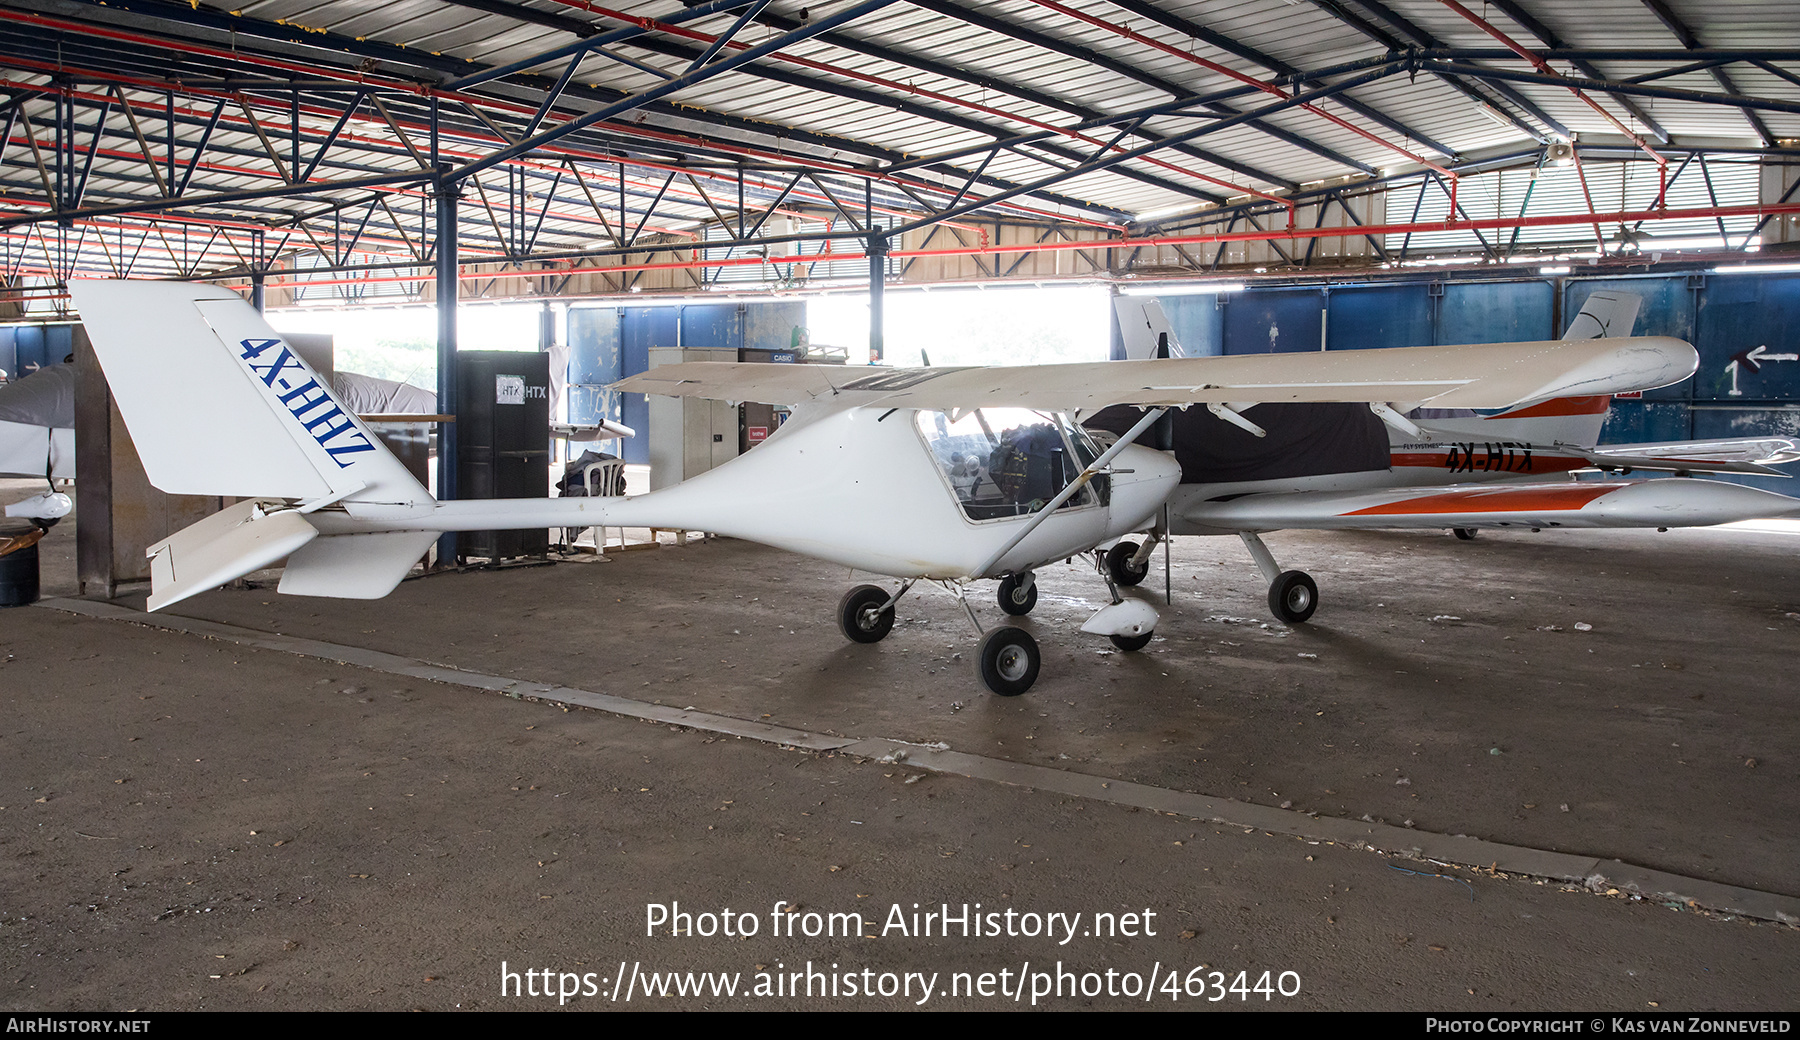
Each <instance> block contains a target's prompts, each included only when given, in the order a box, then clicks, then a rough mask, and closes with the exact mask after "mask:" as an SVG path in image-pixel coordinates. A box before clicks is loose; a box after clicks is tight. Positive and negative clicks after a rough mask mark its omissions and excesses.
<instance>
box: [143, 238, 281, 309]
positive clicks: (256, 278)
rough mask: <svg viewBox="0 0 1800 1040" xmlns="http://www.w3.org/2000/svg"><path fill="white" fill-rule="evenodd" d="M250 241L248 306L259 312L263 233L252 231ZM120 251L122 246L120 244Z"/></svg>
mask: <svg viewBox="0 0 1800 1040" xmlns="http://www.w3.org/2000/svg"><path fill="white" fill-rule="evenodd" d="M250 241H251V243H252V245H251V253H250V255H251V257H252V258H253V263H254V264H255V269H254V270H253V271H252V272H251V275H250V306H252V307H255V308H256V313H258V314H261V313H262V312H263V304H264V302H265V299H266V298H265V291H266V287H265V286H264V285H263V281H264V280H265V279H266V278H267V277H268V275H267V271H268V268H267V266H266V264H265V262H264V260H263V233H262V232H261V231H260V230H258V231H254V232H252V233H251V235H250ZM122 251H123V247H122V246H121V252H122Z"/></svg>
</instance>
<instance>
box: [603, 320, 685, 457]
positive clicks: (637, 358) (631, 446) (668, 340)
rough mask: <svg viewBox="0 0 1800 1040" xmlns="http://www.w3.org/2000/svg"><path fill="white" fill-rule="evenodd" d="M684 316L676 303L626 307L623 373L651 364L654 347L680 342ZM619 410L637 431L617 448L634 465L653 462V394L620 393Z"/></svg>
mask: <svg viewBox="0 0 1800 1040" xmlns="http://www.w3.org/2000/svg"><path fill="white" fill-rule="evenodd" d="M680 321H681V316H680V314H679V313H678V311H677V309H676V308H674V307H626V308H625V309H624V313H623V315H622V318H621V321H620V333H619V338H620V343H621V347H622V349H621V354H622V358H623V366H622V376H635V375H637V374H638V373H640V372H643V371H645V370H646V369H648V368H649V367H650V348H651V347H674V346H679V345H680V343H681V337H680ZM619 396H620V398H622V400H621V401H620V402H619V406H620V410H621V412H622V414H623V416H624V418H623V419H622V420H621V421H622V422H624V424H625V425H627V426H629V427H631V428H632V429H634V430H636V431H637V432H638V435H637V436H636V437H633V438H631V439H629V440H627V441H625V442H624V445H623V449H624V450H622V451H620V452H618V454H619V456H620V457H622V458H623V459H624V460H625V461H626V462H629V463H632V464H633V465H639V466H648V465H649V464H650V442H649V441H648V440H647V439H646V438H647V437H648V436H649V434H650V398H648V397H646V396H644V395H643V394H620V395H619Z"/></svg>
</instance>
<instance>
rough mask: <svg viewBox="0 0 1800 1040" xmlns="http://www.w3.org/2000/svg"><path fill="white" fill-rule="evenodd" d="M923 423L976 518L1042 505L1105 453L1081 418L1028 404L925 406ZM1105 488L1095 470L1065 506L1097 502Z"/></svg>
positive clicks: (994, 517)
mask: <svg viewBox="0 0 1800 1040" xmlns="http://www.w3.org/2000/svg"><path fill="white" fill-rule="evenodd" d="M918 423H919V433H920V434H921V435H922V436H923V437H924V438H925V444H926V446H927V447H929V448H930V449H931V454H932V457H933V458H935V459H936V460H937V464H938V468H939V469H941V470H942V471H943V474H944V479H945V480H946V481H947V482H948V483H949V485H950V488H951V490H953V491H954V492H955V493H956V500H957V503H958V504H959V505H961V506H962V509H963V512H964V513H965V514H966V515H967V516H968V518H969V519H970V520H977V521H980V520H997V519H1001V518H1004V517H1012V516H1025V515H1028V514H1031V513H1035V512H1037V511H1038V510H1040V509H1042V508H1044V506H1045V505H1046V504H1048V503H1049V501H1050V499H1052V498H1054V497H1055V496H1056V494H1057V492H1059V491H1061V490H1062V489H1063V488H1064V487H1065V486H1066V485H1067V484H1068V483H1069V481H1071V480H1073V479H1075V477H1076V476H1077V475H1079V474H1080V473H1081V471H1082V470H1083V469H1085V468H1087V466H1088V464H1089V463H1091V462H1093V461H1094V459H1096V458H1097V457H1099V454H1100V453H1099V451H1098V450H1097V449H1096V448H1095V446H1094V443H1093V441H1092V440H1090V439H1089V438H1088V435H1087V432H1086V431H1085V430H1083V429H1082V428H1081V427H1080V426H1078V425H1076V424H1074V423H1072V422H1070V421H1068V420H1067V419H1066V418H1065V417H1063V416H1061V415H1055V414H1046V413H1043V412H1037V411H1032V410H1030V409H1026V408H981V409H976V410H974V411H970V412H953V413H946V412H928V411H921V412H919V413H918ZM1107 490H1108V489H1107V485H1106V478H1105V477H1099V478H1096V479H1095V480H1093V481H1091V482H1089V484H1088V485H1087V486H1085V487H1083V488H1082V489H1081V490H1080V491H1079V492H1077V493H1076V494H1075V495H1074V496H1073V497H1071V498H1070V499H1069V500H1068V501H1067V502H1065V503H1063V505H1062V508H1064V509H1079V508H1081V507H1083V506H1091V505H1095V504H1099V503H1101V502H1103V501H1104V496H1105V495H1106V493H1107Z"/></svg>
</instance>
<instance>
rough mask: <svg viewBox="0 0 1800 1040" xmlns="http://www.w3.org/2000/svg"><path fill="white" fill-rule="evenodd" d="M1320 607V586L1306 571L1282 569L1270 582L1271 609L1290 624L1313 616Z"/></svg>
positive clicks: (1295, 623) (1298, 622) (1296, 623)
mask: <svg viewBox="0 0 1800 1040" xmlns="http://www.w3.org/2000/svg"><path fill="white" fill-rule="evenodd" d="M1318 607H1319V587H1318V586H1317V585H1315V584H1313V580H1312V577H1311V576H1309V575H1308V574H1307V573H1306V572H1305V571H1282V572H1281V573H1280V574H1279V575H1277V576H1276V578H1275V580H1274V581H1273V582H1270V583H1269V609H1270V610H1272V611H1274V612H1275V616H1276V617H1278V618H1280V619H1281V620H1283V621H1285V622H1287V623H1288V624H1290V625H1298V624H1300V623H1301V622H1302V621H1305V620H1306V619H1307V618H1309V617H1312V616H1313V611H1315V610H1317V609H1318Z"/></svg>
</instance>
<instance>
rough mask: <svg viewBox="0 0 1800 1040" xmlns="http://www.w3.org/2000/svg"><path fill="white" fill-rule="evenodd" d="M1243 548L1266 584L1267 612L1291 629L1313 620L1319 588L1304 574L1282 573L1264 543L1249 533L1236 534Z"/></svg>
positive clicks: (1317, 605) (1295, 572)
mask: <svg viewBox="0 0 1800 1040" xmlns="http://www.w3.org/2000/svg"><path fill="white" fill-rule="evenodd" d="M1238 537H1240V538H1242V539H1243V540H1244V548H1246V549H1248V550H1250V556H1251V558H1252V559H1254V560H1255V561H1256V569H1257V570H1259V571H1262V576H1263V577H1264V578H1266V579H1268V582H1269V609H1270V610H1271V611H1274V613H1275V616H1276V617H1277V618H1279V619H1281V620H1282V621H1285V622H1287V623H1288V624H1290V625H1298V624H1300V623H1301V622H1303V621H1305V620H1306V619H1307V618H1309V617H1312V615H1313V611H1314V610H1317V609H1318V607H1319V586H1318V585H1316V584H1314V583H1313V580H1312V576H1311V575H1309V574H1307V573H1306V572H1305V571H1284V570H1282V569H1281V565H1280V564H1278V563H1276V562H1275V556H1274V554H1273V553H1271V552H1269V547H1268V546H1266V545H1264V544H1263V540H1262V539H1261V538H1259V537H1257V536H1256V535H1254V534H1251V533H1250V532H1248V531H1240V532H1238Z"/></svg>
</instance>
